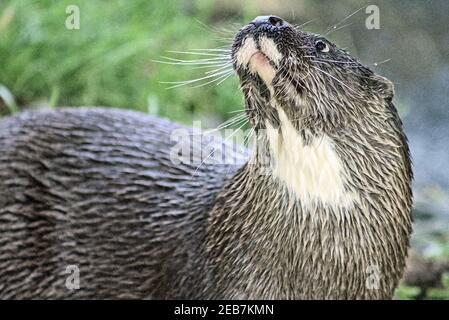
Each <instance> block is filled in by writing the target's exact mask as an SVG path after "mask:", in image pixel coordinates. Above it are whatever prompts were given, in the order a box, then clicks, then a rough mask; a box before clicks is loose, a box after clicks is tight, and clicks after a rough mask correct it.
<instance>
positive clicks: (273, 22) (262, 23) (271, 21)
mask: <svg viewBox="0 0 449 320" xmlns="http://www.w3.org/2000/svg"><path fill="white" fill-rule="evenodd" d="M250 24H253V25H254V26H255V27H257V28H259V27H262V28H263V27H268V28H272V27H281V26H283V25H285V24H286V22H285V21H284V20H282V18H279V17H277V16H258V17H256V18H255V19H254V20H253V21H251V22H250Z"/></svg>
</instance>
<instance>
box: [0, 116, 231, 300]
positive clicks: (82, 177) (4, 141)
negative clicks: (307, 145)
mask: <svg viewBox="0 0 449 320" xmlns="http://www.w3.org/2000/svg"><path fill="white" fill-rule="evenodd" d="M179 128H183V127H182V126H180V125H176V124H173V123H171V122H169V121H166V120H161V119H156V118H152V117H149V116H145V115H143V114H139V113H135V112H130V111H119V110H111V109H108V110H106V109H99V108H98V109H61V110H59V111H47V112H26V113H23V114H20V115H19V116H14V117H9V118H4V119H2V120H1V121H0V228H1V231H0V242H1V243H0V298H32V297H39V298H45V297H52V298H62V297H74V298H94V297H95V298H117V297H118V298H121V297H122V298H145V297H149V298H176V297H184V298H185V297H194V293H195V292H197V291H198V289H199V288H198V287H197V286H198V283H199V281H198V277H201V274H198V272H196V270H199V268H200V267H199V266H200V265H201V264H202V263H203V258H204V257H203V254H202V250H203V249H202V244H203V238H204V236H205V220H206V217H207V212H208V211H209V210H210V208H211V206H212V203H213V199H214V196H215V194H216V193H217V191H218V190H219V189H220V187H221V186H222V184H223V179H225V175H226V173H230V174H232V173H233V172H234V168H233V167H227V166H214V167H213V168H211V167H210V166H205V165H203V166H200V167H199V166H198V165H197V164H183V163H181V164H178V165H176V166H174V165H173V164H172V163H171V160H170V151H171V148H172V146H173V145H174V143H175V142H173V141H171V140H170V134H171V132H172V131H173V130H175V129H179ZM198 167H199V168H198ZM73 267H74V268H77V270H79V287H80V288H79V289H76V288H75V289H74V288H71V289H70V286H68V285H67V283H66V282H67V279H68V278H69V276H71V273H70V270H73V269H71V268H73ZM195 289H196V291H195Z"/></svg>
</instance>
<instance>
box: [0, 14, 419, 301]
mask: <svg viewBox="0 0 449 320" xmlns="http://www.w3.org/2000/svg"><path fill="white" fill-rule="evenodd" d="M230 59H232V62H233V64H234V68H235V70H236V72H237V74H238V76H239V77H240V80H241V88H242V92H243V94H244V96H245V102H246V107H247V115H248V117H249V119H250V121H251V123H252V125H253V127H254V129H255V133H256V134H255V135H256V144H255V147H254V150H253V151H252V156H251V159H250V160H249V161H248V162H247V163H246V164H244V165H242V166H241V167H239V168H237V167H235V166H230V165H223V164H216V165H207V166H198V165H197V163H191V162H189V161H181V162H180V163H176V164H174V163H173V161H172V160H173V159H172V150H173V147H174V146H175V143H174V142H173V141H171V140H170V137H171V134H172V132H173V130H178V129H180V128H181V129H182V127H181V126H178V125H176V124H173V123H170V122H168V121H165V120H161V119H156V118H151V117H148V116H143V115H140V114H136V113H133V112H124V111H116V110H106V109H62V110H58V111H49V112H29V113H23V114H21V115H18V116H14V117H10V118H6V119H3V120H1V122H0V225H1V228H2V230H1V233H0V297H1V298H30V297H42V298H48V297H51V298H62V297H77V298H120V297H135V298H190V299H193V298H224V299H239V298H250V299H253V298H254V299H270V298H272V299H326V298H327V299H332V298H333V299H378V298H383V299H385V298H391V297H392V295H393V292H394V289H395V287H396V285H397V284H398V281H399V279H400V278H401V276H402V273H403V270H404V266H405V258H406V255H407V248H408V246H409V238H410V233H411V216H410V210H411V203H412V194H411V179H412V173H411V165H410V159H409V151H408V147H407V142H406V138H405V135H404V133H403V130H402V124H401V121H400V119H399V117H398V114H397V112H396V109H395V108H394V106H393V104H392V98H393V85H392V83H391V82H390V81H388V80H387V79H385V78H382V77H380V76H378V75H376V74H374V73H373V72H372V71H371V70H369V69H368V68H366V67H364V66H363V65H361V64H360V63H359V62H357V61H356V60H355V59H354V58H353V57H352V56H350V55H349V54H348V53H347V52H345V51H343V50H341V49H339V48H337V47H336V46H335V45H333V44H332V43H330V42H329V41H328V40H326V39H324V38H323V37H321V36H319V35H314V34H310V33H305V32H303V31H301V30H297V29H296V28H295V27H293V26H291V25H290V24H288V23H286V22H285V21H283V20H282V19H280V18H278V17H275V16H267V17H258V18H256V19H255V20H254V21H253V22H252V23H250V24H249V25H248V26H246V27H244V28H242V29H241V30H240V31H239V33H238V34H237V36H236V38H235V42H234V44H233V47H232V52H231V57H230ZM201 147H202V146H201V145H200V146H199V148H201ZM237 158H239V159H244V158H245V157H244V155H243V154H242V155H240V154H238V155H237ZM69 265H76V266H77V267H78V268H79V271H80V288H79V289H74V290H71V289H69V288H68V287H67V286H66V285H65V284H66V279H67V277H68V275H67V274H65V270H66V267H67V266H69Z"/></svg>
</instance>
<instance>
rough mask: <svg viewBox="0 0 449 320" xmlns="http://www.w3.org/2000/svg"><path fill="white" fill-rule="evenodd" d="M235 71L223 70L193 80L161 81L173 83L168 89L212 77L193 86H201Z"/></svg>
mask: <svg viewBox="0 0 449 320" xmlns="http://www.w3.org/2000/svg"><path fill="white" fill-rule="evenodd" d="M233 72H234V71H233V70H222V71H219V72H216V73H213V74H209V75H207V76H204V77H201V78H197V79H192V80H185V81H161V82H160V83H164V84H173V86H171V87H168V88H167V89H174V88H177V87H181V86H185V85H189V84H193V83H197V82H200V81H203V80H208V79H212V80H210V81H208V82H206V83H203V84H200V85H195V86H193V87H201V86H203V85H206V84H209V83H213V82H215V81H218V80H221V79H222V78H223V77H226V76H228V75H229V74H232V73H233Z"/></svg>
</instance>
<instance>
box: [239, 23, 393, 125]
mask: <svg viewBox="0 0 449 320" xmlns="http://www.w3.org/2000/svg"><path fill="white" fill-rule="evenodd" d="M232 60H233V65H234V69H235V70H236V72H237V74H238V76H239V78H240V82H241V89H242V91H243V93H244V96H245V100H246V107H247V114H248V116H249V118H250V120H251V122H252V124H253V125H254V126H255V128H265V127H266V121H269V122H270V123H271V124H272V125H273V126H275V127H277V126H278V125H279V115H278V114H277V112H274V110H273V108H270V107H274V108H275V109H276V108H278V107H280V108H281V109H282V110H283V111H284V112H285V113H286V115H287V116H288V118H289V119H290V120H291V121H292V123H293V125H294V126H295V127H297V129H298V130H299V129H301V128H309V129H311V130H312V131H317V130H332V129H341V127H342V126H344V125H346V124H347V122H348V121H350V120H351V119H353V120H354V121H360V120H361V118H358V119H357V117H362V118H363V115H364V114H366V110H364V109H366V105H367V104H369V103H372V104H374V105H379V103H380V104H381V105H385V104H388V103H389V102H391V100H392V98H393V94H394V89H393V84H392V83H391V82H390V81H389V80H387V79H385V78H383V77H380V76H378V75H375V74H374V73H373V72H372V71H371V70H370V69H368V68H367V67H365V66H363V65H362V64H360V63H359V62H357V60H356V59H355V58H353V57H352V56H351V55H350V54H349V53H347V52H346V51H345V50H343V49H340V48H338V47H337V46H336V45H334V44H333V43H331V42H330V41H329V40H327V39H325V38H324V37H322V36H320V35H317V34H312V33H308V32H303V31H301V30H298V29H296V28H295V27H294V26H292V25H290V24H289V23H287V22H286V21H284V20H282V19H281V18H279V17H276V16H261V17H257V18H256V19H254V20H253V21H252V22H251V23H250V24H248V25H247V26H245V27H243V28H242V29H241V30H240V31H239V32H238V34H237V35H236V37H235V40H234V43H233V47H232ZM359 113H360V114H359Z"/></svg>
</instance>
